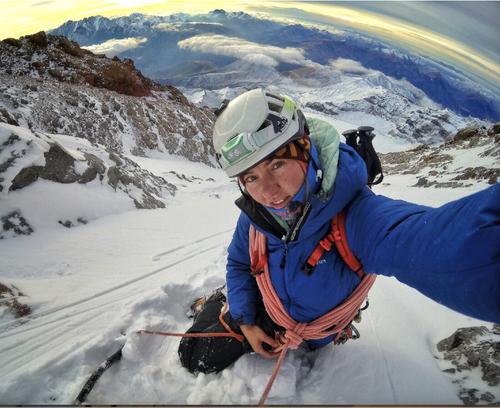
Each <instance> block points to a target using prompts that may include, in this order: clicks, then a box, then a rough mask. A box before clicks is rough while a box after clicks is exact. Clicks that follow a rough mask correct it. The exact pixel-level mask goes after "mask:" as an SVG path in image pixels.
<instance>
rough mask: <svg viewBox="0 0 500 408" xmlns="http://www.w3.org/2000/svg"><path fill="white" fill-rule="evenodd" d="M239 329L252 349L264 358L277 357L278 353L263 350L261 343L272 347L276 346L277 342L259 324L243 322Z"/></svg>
mask: <svg viewBox="0 0 500 408" xmlns="http://www.w3.org/2000/svg"><path fill="white" fill-rule="evenodd" d="M240 329H241V331H242V332H243V334H244V336H245V337H246V339H247V340H248V342H249V343H250V345H251V346H252V349H253V351H255V352H256V353H258V354H260V355H261V356H263V357H266V358H276V357H278V355H279V353H273V352H269V351H266V350H264V347H263V346H262V343H266V344H269V345H270V346H271V347H272V348H276V347H278V346H279V343H278V342H277V341H276V340H275V339H273V338H272V337H269V336H268V335H267V334H266V333H265V332H264V330H262V329H261V328H260V327H259V326H256V325H249V324H243V325H240Z"/></svg>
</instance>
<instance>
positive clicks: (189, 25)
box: [154, 21, 224, 31]
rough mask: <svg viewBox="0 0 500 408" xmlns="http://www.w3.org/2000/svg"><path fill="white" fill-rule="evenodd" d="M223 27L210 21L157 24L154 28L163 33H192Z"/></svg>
mask: <svg viewBox="0 0 500 408" xmlns="http://www.w3.org/2000/svg"><path fill="white" fill-rule="evenodd" d="M213 26H217V27H224V25H223V24H222V23H218V22H210V21H203V22H199V21H179V22H173V23H158V24H156V25H155V26H154V28H155V29H158V30H164V31H193V30H194V29H196V28H199V27H201V28H208V27H213Z"/></svg>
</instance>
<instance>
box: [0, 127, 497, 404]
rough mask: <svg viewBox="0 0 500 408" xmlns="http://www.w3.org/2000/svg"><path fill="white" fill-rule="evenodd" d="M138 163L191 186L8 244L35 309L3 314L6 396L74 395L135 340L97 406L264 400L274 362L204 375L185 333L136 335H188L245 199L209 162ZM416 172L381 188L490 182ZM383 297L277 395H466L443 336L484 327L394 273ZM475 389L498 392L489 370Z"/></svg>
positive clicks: (302, 365)
mask: <svg viewBox="0 0 500 408" xmlns="http://www.w3.org/2000/svg"><path fill="white" fill-rule="evenodd" d="M350 126H351V127H352V126H353V125H352V124H350ZM490 148H491V146H489V145H484V146H483V149H484V151H489V150H490ZM448 153H449V154H452V152H451V150H450V152H448ZM459 155H460V152H458V153H457V158H458V157H459ZM495 157H496V156H495ZM137 160H138V163H139V164H140V165H141V167H142V168H144V169H148V170H149V171H151V172H153V173H154V174H156V175H157V176H162V177H164V176H165V177H171V178H170V179H168V180H169V181H172V180H174V179H177V180H178V183H181V184H183V185H184V186H185V188H180V189H179V190H178V192H177V194H176V196H175V197H174V198H173V199H172V201H171V202H170V203H169V206H168V208H166V209H157V210H154V211H147V212H144V211H136V210H134V211H129V212H126V213H122V214H115V215H112V216H108V217H103V218H100V219H98V220H95V221H94V222H91V223H89V224H87V225H83V226H81V227H79V228H70V229H65V228H61V229H59V230H54V229H46V228H45V229H44V228H42V229H40V230H39V231H38V233H37V234H34V235H33V236H30V237H20V238H17V239H15V240H4V241H3V242H2V243H1V244H0V270H1V271H2V275H1V278H2V280H3V281H5V282H6V283H9V284H14V285H16V286H17V287H19V288H20V289H22V291H23V293H25V294H26V296H27V300H28V303H29V304H30V305H31V307H32V308H33V313H32V315H31V317H30V316H27V317H26V318H24V320H23V319H21V320H20V319H13V317H12V316H11V315H10V314H9V313H7V312H6V311H4V314H3V316H2V318H1V320H0V339H1V344H2V346H1V347H0V360H1V361H2V362H3V364H2V368H1V369H0V373H1V375H2V378H3V381H2V384H1V385H0V401H2V403H7V404H28V403H38V404H39V403H42V404H47V403H49V404H68V403H71V402H72V401H73V399H74V398H75V397H76V394H77V393H78V392H79V389H80V387H81V386H82V385H83V383H84V382H85V381H86V379H87V377H88V375H89V374H90V372H91V371H93V370H94V369H95V368H96V367H97V366H98V365H99V364H100V363H101V362H102V361H103V360H104V359H105V358H106V357H107V356H109V355H110V354H112V353H113V352H114V351H116V350H117V349H118V348H119V347H120V346H121V345H122V344H124V343H125V347H124V349H123V357H122V360H121V361H120V362H119V363H116V364H115V365H114V366H113V367H112V368H110V369H109V370H108V371H107V372H106V373H105V374H104V375H103V376H102V378H101V379H100V380H99V382H98V383H97V385H96V386H95V388H94V390H93V391H92V392H91V394H90V395H89V397H88V400H87V401H88V402H89V403H91V404H126V403H136V404H203V405H207V404H254V403H256V401H257V400H258V398H259V397H260V393H261V391H262V389H263V387H264V386H265V383H266V382H267V379H268V378H269V375H270V373H271V371H272V362H269V361H267V360H264V359H262V358H260V357H258V356H256V355H253V354H248V355H245V356H243V357H242V358H241V359H240V360H238V361H237V362H236V364H235V365H234V366H231V367H229V368H228V369H226V370H224V371H223V372H222V373H219V374H210V375H203V374H200V375H198V376H193V375H191V374H189V373H188V372H187V371H186V370H184V369H183V368H182V367H181V366H180V362H179V360H178V357H177V347H178V342H179V339H175V338H165V337H161V336H158V337H156V336H141V335H137V334H136V333H135V332H136V331H137V330H139V329H150V330H161V331H184V330H186V329H187V328H188V327H189V325H190V324H191V320H190V319H189V318H188V317H187V315H186V312H187V311H188V310H189V305H190V303H191V301H192V300H193V299H195V298H197V297H198V296H200V295H202V294H205V293H207V292H210V291H211V290H212V289H214V288H216V287H218V286H220V285H221V284H222V283H223V282H224V278H225V263H226V250H227V245H228V244H229V242H230V239H231V232H232V230H233V228H234V225H235V222H236V219H237V216H238V210H237V208H236V207H235V206H234V204H233V200H234V199H235V198H236V197H237V196H238V195H239V191H238V189H237V187H236V185H235V184H234V183H232V182H230V181H228V180H227V178H226V176H225V175H224V174H223V173H222V171H220V170H217V169H213V168H211V167H207V166H206V165H203V164H195V163H192V162H188V161H186V160H181V159H175V158H172V160H169V161H165V160H158V159H149V158H137ZM494 160H495V161H496V162H497V163H498V157H496V158H495V159H494ZM172 171H173V172H175V174H173V173H171V172H172ZM422 174H426V173H425V172H423V173H422ZM415 177H416V175H413V174H401V173H399V174H398V175H395V174H390V175H388V176H386V182H387V183H385V184H384V185H381V186H378V187H376V192H377V193H380V194H385V195H389V196H392V197H395V198H403V199H407V200H409V201H414V202H420V203H423V204H427V205H439V204H441V203H444V202H446V201H449V200H451V199H454V198H458V197H461V196H463V195H466V194H469V193H471V192H473V191H477V190H480V189H482V188H484V187H485V186H486V185H487V181H486V180H484V181H482V182H474V183H467V184H464V185H463V186H461V187H457V188H454V189H450V188H440V189H439V188H433V189H432V194H430V193H429V189H428V188H423V187H409V186H412V185H415V182H414V180H415ZM186 180H193V182H191V183H189V182H188V181H186ZM177 185H178V186H180V184H177ZM5 254H9V256H4V255H5ZM26 254H29V256H27V255H26ZM61 254H64V255H61ZM41 288H44V289H45V290H43V291H41V290H40V289H41ZM370 304H371V306H370V308H369V309H368V310H367V312H366V313H365V314H364V315H363V320H362V322H361V324H360V325H359V326H358V329H359V330H360V332H361V338H360V339H359V340H357V341H352V342H348V343H346V344H345V345H343V346H340V347H333V346H328V347H326V348H323V349H320V350H317V351H316V352H314V353H306V352H305V351H304V350H303V349H299V350H297V351H293V352H291V353H289V355H288V356H287V358H286V360H285V363H284V367H283V369H282V371H281V373H280V375H279V376H278V379H277V382H276V384H275V385H274V387H273V389H272V391H271V394H270V397H269V401H268V402H269V403H271V404H273V403H274V404H296V403H299V404H300V403H303V404H374V403H375V404H459V403H460V399H459V397H458V393H459V389H458V386H455V385H454V384H453V383H452V380H453V378H454V377H452V376H450V374H447V373H444V372H443V371H442V370H444V369H447V368H448V366H447V365H446V364H445V363H442V362H440V361H439V360H437V359H436V358H437V357H439V353H438V351H437V349H436V346H435V345H436V343H437V342H438V341H439V340H441V339H443V338H445V337H447V336H449V335H451V334H452V333H453V332H454V331H455V329H456V328H457V327H464V326H479V325H484V323H483V322H480V321H478V320H476V319H472V318H468V317H465V316H463V315H460V314H458V313H455V312H453V311H450V310H449V309H446V308H443V307H442V306H440V305H438V304H436V303H435V302H433V301H431V300H429V299H427V298H425V297H423V296H422V295H420V294H419V293H417V292H416V291H414V290H413V289H410V288H408V287H406V286H403V285H401V284H400V283H398V282H397V281H395V280H394V279H389V278H379V279H378V280H377V282H376V284H375V286H374V288H373V289H372V292H371V294H370ZM353 378H355V379H356V381H353ZM474 378H475V377H474ZM470 381H472V382H470ZM360 382H361V383H362V384H363V386H362V387H359V383H360ZM123 384H128V386H127V387H124V386H123ZM466 386H467V387H469V388H476V389H479V390H484V392H486V391H488V392H492V393H493V395H495V392H496V391H495V389H494V387H493V389H491V387H490V388H488V387H485V385H484V384H483V383H481V381H480V380H479V379H478V378H476V379H471V380H469V383H466ZM423 390H425V392H423ZM498 398H499V396H498V395H496V400H497V401H498Z"/></svg>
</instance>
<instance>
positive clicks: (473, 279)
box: [346, 184, 500, 323]
mask: <svg viewBox="0 0 500 408" xmlns="http://www.w3.org/2000/svg"><path fill="white" fill-rule="evenodd" d="M346 229H347V237H348V241H349V245H350V246H351V248H352V250H353V252H354V254H356V255H357V256H358V257H359V259H360V261H361V262H362V264H363V267H364V269H365V271H366V272H367V273H376V274H380V275H386V276H394V277H396V278H397V279H398V280H399V281H401V282H403V283H405V284H407V285H409V286H411V287H413V288H415V289H417V290H418V291H420V292H421V293H423V294H424V295H426V296H428V297H430V298H431V299H433V300H435V301H437V302H439V303H441V304H443V305H445V306H448V307H449V308H451V309H454V310H456V311H458V312H461V313H463V314H466V315H469V316H473V317H476V318H478V319H482V320H487V321H492V322H497V323H498V322H500V185H498V184H497V185H495V186H492V187H490V188H488V189H486V190H483V191H480V192H478V193H475V194H472V195H470V196H467V197H464V198H461V199H459V200H456V201H452V202H450V203H447V204H445V205H443V206H441V207H438V208H431V207H426V206H421V205H416V204H411V203H408V202H404V201H401V200H392V199H390V198H387V197H384V196H377V195H374V194H373V193H372V192H371V191H370V190H369V189H368V188H366V189H365V190H363V192H362V193H361V194H360V195H359V196H358V197H357V198H356V199H355V200H354V201H353V203H352V204H351V206H350V208H349V209H348V210H347V221H346Z"/></svg>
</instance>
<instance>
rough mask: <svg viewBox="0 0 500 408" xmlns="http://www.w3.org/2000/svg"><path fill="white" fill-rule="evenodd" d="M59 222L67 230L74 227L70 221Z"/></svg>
mask: <svg viewBox="0 0 500 408" xmlns="http://www.w3.org/2000/svg"><path fill="white" fill-rule="evenodd" d="M57 222H58V223H59V224H61V225H62V226H63V227H66V228H71V227H72V226H73V223H72V222H71V221H70V220H66V221H61V220H59V221H57Z"/></svg>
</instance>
